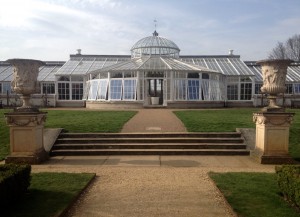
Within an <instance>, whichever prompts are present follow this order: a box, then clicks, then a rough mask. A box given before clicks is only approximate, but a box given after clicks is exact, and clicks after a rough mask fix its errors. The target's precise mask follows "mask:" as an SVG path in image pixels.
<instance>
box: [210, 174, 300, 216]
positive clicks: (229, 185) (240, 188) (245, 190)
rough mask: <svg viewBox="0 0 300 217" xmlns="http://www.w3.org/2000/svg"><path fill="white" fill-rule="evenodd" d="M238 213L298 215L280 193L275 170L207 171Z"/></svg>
mask: <svg viewBox="0 0 300 217" xmlns="http://www.w3.org/2000/svg"><path fill="white" fill-rule="evenodd" d="M209 176H210V177H211V178H212V179H213V180H214V182H215V183H216V185H217V187H218V188H219V189H220V191H221V192H222V193H223V195H224V196H225V198H226V200H227V201H228V203H229V204H230V205H231V207H232V208H233V210H234V211H235V212H236V213H237V214H238V216H243V217H257V216H264V217H281V216H284V217H299V216H300V213H299V212H297V211H296V209H294V208H293V207H291V206H290V205H289V204H288V203H287V202H286V201H284V199H283V198H282V197H281V195H280V191H279V188H278V185H277V182H276V174H274V173H271V174H269V173H212V172H211V173H209Z"/></svg>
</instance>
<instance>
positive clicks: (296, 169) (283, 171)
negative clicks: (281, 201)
mask: <svg viewBox="0 0 300 217" xmlns="http://www.w3.org/2000/svg"><path fill="white" fill-rule="evenodd" d="M275 169H276V173H277V182H278V186H279V189H280V191H281V193H282V194H283V196H284V197H285V199H286V200H287V201H289V202H291V203H292V205H294V206H296V207H297V208H300V165H283V166H277V167H276V168H275Z"/></svg>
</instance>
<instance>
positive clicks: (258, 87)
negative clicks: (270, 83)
mask: <svg viewBox="0 0 300 217" xmlns="http://www.w3.org/2000/svg"><path fill="white" fill-rule="evenodd" d="M261 87H262V84H255V94H261V90H260V88H261Z"/></svg>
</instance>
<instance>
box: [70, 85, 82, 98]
mask: <svg viewBox="0 0 300 217" xmlns="http://www.w3.org/2000/svg"><path fill="white" fill-rule="evenodd" d="M82 96H83V83H72V100H82Z"/></svg>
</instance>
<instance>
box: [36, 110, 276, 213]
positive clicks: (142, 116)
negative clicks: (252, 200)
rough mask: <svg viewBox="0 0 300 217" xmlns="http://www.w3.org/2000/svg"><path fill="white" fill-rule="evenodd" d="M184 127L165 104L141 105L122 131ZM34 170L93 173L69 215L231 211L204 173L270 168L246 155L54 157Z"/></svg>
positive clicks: (252, 170) (166, 129) (269, 170)
mask: <svg viewBox="0 0 300 217" xmlns="http://www.w3.org/2000/svg"><path fill="white" fill-rule="evenodd" d="M149 131H150V132H151V131H153V132H162V133H163V132H184V131H185V128H184V126H183V124H182V123H181V122H180V121H179V120H178V119H177V118H176V116H175V115H174V114H173V113H172V110H167V109H144V110H139V113H138V114H137V115H136V116H135V117H134V118H132V119H131V120H130V121H129V122H128V123H127V124H126V125H125V126H124V128H123V131H122V132H149ZM32 168H33V172H42V171H50V172H77V173H81V172H91V173H96V174H97V177H96V179H95V181H94V182H93V183H92V185H91V186H90V187H89V188H88V190H87V191H86V193H85V194H84V195H83V196H82V197H81V198H80V199H79V200H78V202H77V203H76V204H75V206H74V207H73V208H72V209H71V210H70V213H69V216H76V217H82V216H88V217H93V216H95V217H96V216H97V217H98V216H103V217H110V216H111V217H119V216H120V217H121V216H122V217H127V216H128V217H135V216H137V217H138V216H143V217H154V216H155V217H157V216H164V217H183V216H186V217H193V216H195V217H196V216H201V217H220V216H224V217H225V216H228V217H229V216H235V214H234V213H233V212H232V210H231V208H230V207H229V206H228V204H227V203H226V202H225V200H224V198H223V196H222V194H221V193H220V192H219V191H218V189H217V188H216V186H215V185H214V183H213V182H212V181H211V179H210V178H209V176H208V172H210V171H214V172H231V171H234V172H237V171H242V172H274V166H272V165H261V164H258V163H256V162H254V161H252V160H251V159H250V158H249V157H248V156H232V157H231V156H90V157H86V156H85V157H79V156H77V157H53V158H51V159H50V160H49V161H48V162H46V163H44V164H42V165H34V166H33V167H32Z"/></svg>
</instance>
